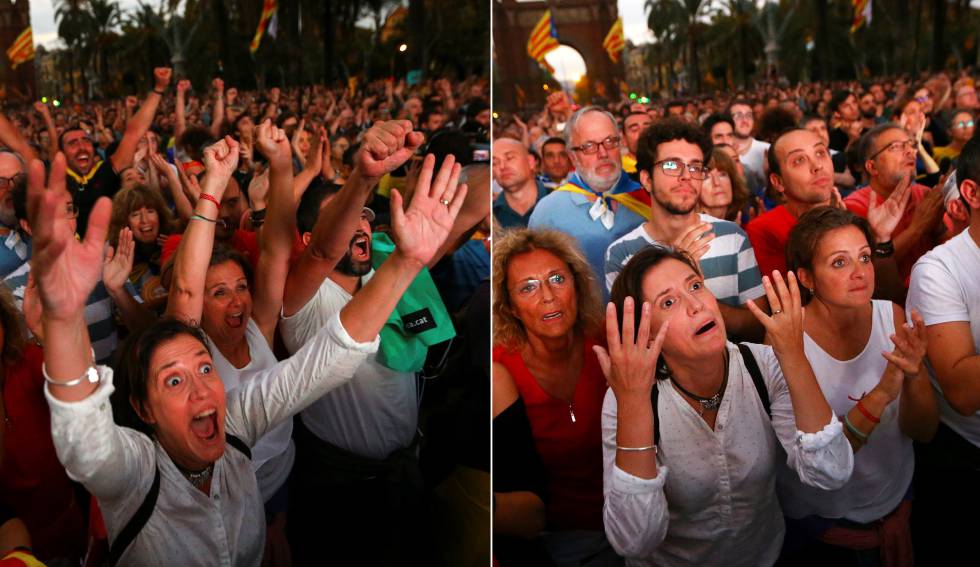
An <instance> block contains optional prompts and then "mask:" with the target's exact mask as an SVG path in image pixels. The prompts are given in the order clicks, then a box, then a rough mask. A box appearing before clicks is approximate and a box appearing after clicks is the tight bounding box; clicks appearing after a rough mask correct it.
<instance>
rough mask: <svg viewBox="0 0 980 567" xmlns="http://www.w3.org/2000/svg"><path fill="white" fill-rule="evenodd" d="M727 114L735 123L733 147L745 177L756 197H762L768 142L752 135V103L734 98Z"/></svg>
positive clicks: (753, 122) (764, 186)
mask: <svg viewBox="0 0 980 567" xmlns="http://www.w3.org/2000/svg"><path fill="white" fill-rule="evenodd" d="M728 114H729V115H730V116H731V117H732V120H733V121H734V123H735V149H737V150H738V155H739V157H740V158H741V159H740V161H741V162H742V166H743V167H744V168H745V179H746V181H748V182H749V188H750V189H751V190H752V194H753V195H755V196H756V197H762V196H763V193H765V190H766V172H765V165H764V163H763V162H764V161H765V159H766V150H768V149H769V144H767V143H766V142H763V141H761V140H756V139H755V138H753V137H752V128H754V127H755V115H754V114H753V112H752V103H751V102H750V101H748V100H744V99H735V100H734V101H732V104H731V105H730V106H729V107H728Z"/></svg>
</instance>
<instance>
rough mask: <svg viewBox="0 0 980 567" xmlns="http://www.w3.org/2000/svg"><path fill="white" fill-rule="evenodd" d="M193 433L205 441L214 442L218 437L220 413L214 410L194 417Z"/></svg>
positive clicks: (192, 421)
mask: <svg viewBox="0 0 980 567" xmlns="http://www.w3.org/2000/svg"><path fill="white" fill-rule="evenodd" d="M191 431H193V432H194V435H197V436H198V438H200V439H202V440H204V441H213V440H214V439H215V438H216V437H217V436H218V412H217V410H215V409H214V408H211V409H209V410H206V411H202V412H201V413H199V414H197V415H195V416H194V418H193V419H191Z"/></svg>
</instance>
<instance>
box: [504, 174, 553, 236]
mask: <svg viewBox="0 0 980 567" xmlns="http://www.w3.org/2000/svg"><path fill="white" fill-rule="evenodd" d="M535 183H536V185H537V187H538V197H537V199H535V201H534V203H535V205H537V203H538V201H540V200H541V199H543V198H545V197H546V196H547V195H548V190H547V189H546V188H545V186H544V184H543V183H541V181H540V180H537V179H536V180H535ZM533 212H534V206H532V207H531V208H530V209H528V211H527V212H526V213H524V214H523V215H521V214H518V213H517V211H515V210H514V209H512V208H510V203H508V202H507V195H506V194H505V193H501V194H500V195H498V196H497V198H496V199H494V200H493V218H494V219H495V220H496V221H497V223H498V224H500V228H513V227H520V228H524V227H526V226H527V221H528V219H530V218H531V213H533Z"/></svg>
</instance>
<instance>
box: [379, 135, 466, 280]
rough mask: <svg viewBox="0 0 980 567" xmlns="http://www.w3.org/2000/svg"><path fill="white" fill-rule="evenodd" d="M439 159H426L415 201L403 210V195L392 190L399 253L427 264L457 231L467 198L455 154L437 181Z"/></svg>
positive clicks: (392, 221) (440, 170) (413, 199)
mask: <svg viewBox="0 0 980 567" xmlns="http://www.w3.org/2000/svg"><path fill="white" fill-rule="evenodd" d="M435 164H436V158H435V156H433V155H432V154H429V155H427V156H425V161H424V162H423V163H422V171H421V173H420V174H419V180H418V184H417V185H416V187H415V193H414V194H413V195H412V202H411V204H410V205H409V207H408V209H407V210H403V209H402V196H401V193H399V192H398V190H397V189H392V191H391V224H392V228H393V229H394V237H395V244H396V246H397V249H398V251H399V252H400V253H401V254H402V255H403V256H405V257H406V258H409V259H411V260H414V261H417V262H419V264H421V265H423V266H424V265H426V264H428V263H429V260H431V259H432V257H433V256H434V255H435V253H436V252H437V251H438V250H439V247H440V246H442V243H443V242H444V241H445V240H446V237H447V236H449V232H450V230H452V228H453V221H454V220H455V219H456V215H457V214H459V209H460V208H461V207H462V206H463V200H464V199H465V198H466V190H467V187H466V185H465V184H463V185H459V186H457V185H456V184H457V182H458V181H459V172H460V169H461V168H460V166H459V164H457V163H456V160H455V159H454V158H453V156H452V155H450V156H448V157H446V159H445V160H444V161H443V162H442V167H440V168H439V173H438V174H436V176H435V179H433V178H432V174H433V171H434V170H435Z"/></svg>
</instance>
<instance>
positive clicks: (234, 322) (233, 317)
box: [225, 311, 245, 329]
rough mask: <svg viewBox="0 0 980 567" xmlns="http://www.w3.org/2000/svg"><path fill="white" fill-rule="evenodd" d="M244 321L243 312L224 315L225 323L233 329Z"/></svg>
mask: <svg viewBox="0 0 980 567" xmlns="http://www.w3.org/2000/svg"><path fill="white" fill-rule="evenodd" d="M244 322H245V312H244V311H239V312H238V313H232V314H230V315H228V316H226V317H225V323H227V324H228V326H229V327H232V328H233V329H237V328H239V327H241V326H242V324H243V323H244Z"/></svg>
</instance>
